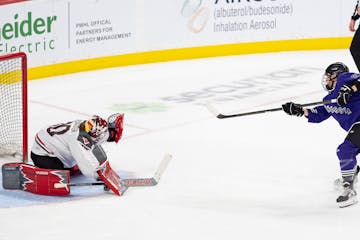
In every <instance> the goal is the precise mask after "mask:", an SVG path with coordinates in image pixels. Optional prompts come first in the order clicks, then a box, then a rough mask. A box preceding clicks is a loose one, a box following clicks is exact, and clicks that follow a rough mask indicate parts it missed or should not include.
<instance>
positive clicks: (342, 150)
mask: <svg viewBox="0 0 360 240" xmlns="http://www.w3.org/2000/svg"><path fill="white" fill-rule="evenodd" d="M322 85H323V87H324V89H325V90H326V91H328V94H327V95H326V96H325V97H324V101H326V100H332V99H336V103H329V104H325V105H322V106H317V107H314V108H304V107H302V106H301V105H300V104H296V103H293V102H288V103H285V104H283V105H282V108H283V110H284V111H285V112H286V113H287V114H289V115H294V116H299V117H301V116H305V117H306V118H307V119H308V122H311V123H320V122H322V121H324V120H326V119H328V118H329V117H333V118H334V119H335V120H336V121H337V122H338V123H339V124H340V126H341V127H342V128H343V129H344V130H345V131H347V132H348V134H347V136H346V137H345V140H344V142H343V143H341V144H340V145H339V146H338V148H337V156H338V158H339V161H340V169H341V176H342V178H341V179H337V180H336V181H335V184H336V185H341V188H342V193H341V195H340V196H339V197H338V198H337V199H336V202H337V203H338V204H339V206H340V207H346V206H350V205H352V204H355V203H357V198H356V191H355V189H354V184H355V183H356V181H357V175H358V173H359V169H360V168H359V166H358V165H357V160H356V156H357V154H358V153H359V151H360V74H357V73H350V72H349V68H348V67H347V66H346V65H345V64H343V63H340V62H336V63H333V64H331V65H329V66H328V67H327V68H326V70H325V74H324V77H323V80H322Z"/></svg>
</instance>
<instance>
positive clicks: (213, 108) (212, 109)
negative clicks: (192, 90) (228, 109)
mask: <svg viewBox="0 0 360 240" xmlns="http://www.w3.org/2000/svg"><path fill="white" fill-rule="evenodd" d="M205 107H206V108H207V109H208V111H209V112H210V113H212V114H213V115H214V116H215V117H217V118H219V115H221V114H220V112H219V111H218V110H217V109H216V108H215V107H214V105H212V104H211V103H207V104H205Z"/></svg>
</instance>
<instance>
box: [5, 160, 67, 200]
mask: <svg viewBox="0 0 360 240" xmlns="http://www.w3.org/2000/svg"><path fill="white" fill-rule="evenodd" d="M69 182H70V172H69V171H68V170H53V169H43V168H38V167H35V166H32V165H29V164H24V163H6V164H4V165H3V166H2V184H3V188H4V189H11V190H16V189H20V190H24V191H27V192H31V193H35V194H42V195H50V196H64V195H69V194H70V188H68V187H65V188H55V187H54V184H55V183H61V184H67V183H69Z"/></svg>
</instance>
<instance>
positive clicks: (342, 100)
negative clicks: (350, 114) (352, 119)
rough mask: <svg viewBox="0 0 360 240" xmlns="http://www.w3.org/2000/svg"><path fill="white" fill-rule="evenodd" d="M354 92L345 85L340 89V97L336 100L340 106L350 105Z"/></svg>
mask: <svg viewBox="0 0 360 240" xmlns="http://www.w3.org/2000/svg"><path fill="white" fill-rule="evenodd" d="M353 93H354V90H353V89H352V88H351V86H349V85H344V86H342V87H341V88H340V91H339V95H338V96H337V98H336V101H337V104H338V105H339V106H341V107H342V106H344V105H345V104H348V103H349V99H350V97H351V96H352V95H353Z"/></svg>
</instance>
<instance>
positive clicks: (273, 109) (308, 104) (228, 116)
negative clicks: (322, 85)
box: [206, 99, 337, 119]
mask: <svg viewBox="0 0 360 240" xmlns="http://www.w3.org/2000/svg"><path fill="white" fill-rule="evenodd" d="M336 102H337V101H336V99H331V100H326V101H321V102H311V103H305V104H301V106H302V107H309V106H315V105H324V104H329V103H336ZM206 107H207V109H208V110H209V111H210V112H211V113H212V114H214V115H215V117H217V118H219V119H223V118H233V117H242V116H248V115H254V114H260V113H267V112H276V111H281V110H283V109H282V108H281V107H279V108H270V109H265V110H259V111H254V112H245V113H235V114H222V113H220V112H219V111H218V110H217V109H216V108H215V107H214V106H212V105H211V104H206Z"/></svg>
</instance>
